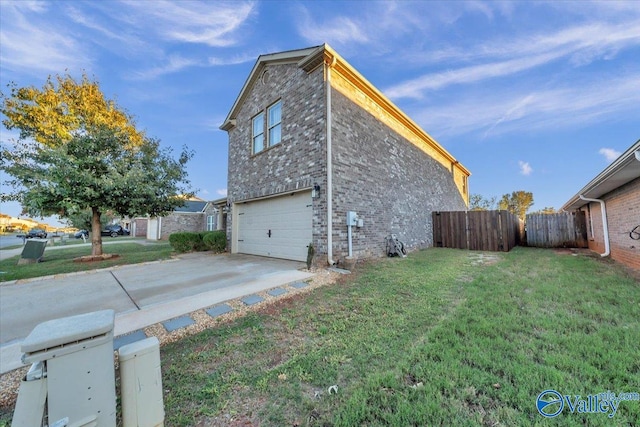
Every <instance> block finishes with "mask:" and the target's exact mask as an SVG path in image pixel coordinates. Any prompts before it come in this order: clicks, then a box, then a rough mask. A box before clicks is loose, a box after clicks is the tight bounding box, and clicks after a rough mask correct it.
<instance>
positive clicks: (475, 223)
mask: <svg viewBox="0 0 640 427" xmlns="http://www.w3.org/2000/svg"><path fill="white" fill-rule="evenodd" d="M432 216H433V244H434V246H436V247H441V248H457V249H470V250H474V251H503V252H509V251H510V250H511V249H512V248H513V247H514V246H516V245H518V244H520V242H521V241H522V239H523V236H524V223H523V222H522V221H521V220H520V219H519V218H518V217H517V216H515V215H514V214H512V213H510V212H508V211H448V212H444V211H440V212H438V211H436V212H433V215H432Z"/></svg>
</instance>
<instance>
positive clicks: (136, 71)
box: [0, 0, 640, 215]
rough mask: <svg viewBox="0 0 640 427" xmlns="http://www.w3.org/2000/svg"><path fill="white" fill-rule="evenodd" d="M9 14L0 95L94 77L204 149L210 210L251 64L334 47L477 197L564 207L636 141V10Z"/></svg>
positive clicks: (266, 5) (408, 5)
mask: <svg viewBox="0 0 640 427" xmlns="http://www.w3.org/2000/svg"><path fill="white" fill-rule="evenodd" d="M0 7H1V10H0V19H1V21H0V28H1V30H0V31H1V36H0V44H1V46H2V47H1V48H0V67H1V68H0V80H1V81H0V83H1V85H2V87H3V88H5V87H6V84H7V83H8V82H10V81H13V82H15V83H17V84H18V85H19V86H28V85H35V86H37V87H42V85H43V84H44V82H45V81H46V78H47V76H48V75H49V74H61V73H65V72H68V73H70V74H71V75H73V76H80V75H81V74H82V72H86V73H87V74H88V75H89V76H90V77H92V78H93V79H95V80H98V81H99V82H100V85H101V88H102V91H103V92H104V93H105V95H106V96H107V98H111V99H115V100H116V101H117V102H118V104H119V105H120V106H121V107H122V108H124V109H126V110H127V111H128V112H130V113H131V114H133V115H134V116H135V117H136V120H137V124H138V126H139V127H140V128H141V129H144V130H145V131H146V133H147V135H149V136H152V137H155V138H159V139H160V140H161V141H162V144H163V145H164V146H171V147H173V148H174V152H176V153H177V152H179V150H180V147H181V146H182V145H187V146H188V147H190V148H191V149H192V150H194V151H195V153H196V155H195V157H194V158H193V160H192V161H191V162H190V163H189V166H188V170H189V177H190V179H191V182H192V184H193V187H194V189H195V190H197V191H196V194H197V195H199V196H200V197H202V198H204V199H207V200H214V199H218V198H220V197H223V196H224V195H225V191H226V185H227V134H226V132H223V131H221V130H219V129H218V126H220V125H221V124H222V122H223V120H224V118H225V117H226V115H227V113H228V112H229V109H230V108H231V106H232V104H233V102H234V101H235V99H236V96H237V95H238V93H239V91H240V89H241V88H242V85H243V83H244V81H245V79H246V78H247V76H248V74H249V72H250V71H251V68H252V67H253V65H254V63H255V61H256V59H257V57H258V56H259V55H260V54H265V53H273V52H279V51H285V50H291V49H299V48H304V47H309V46H315V45H319V44H322V43H325V42H326V43H328V44H329V45H331V47H333V48H334V49H335V50H336V51H337V52H338V53H340V54H341V55H342V56H343V57H344V58H345V59H346V60H347V61H348V62H349V63H351V65H353V66H354V67H355V68H356V69H357V70H358V71H359V72H360V73H361V74H363V75H364V76H365V77H366V78H367V79H368V80H369V81H370V82H371V83H372V84H374V85H375V86H376V87H377V88H378V89H380V90H381V91H382V92H383V93H384V94H385V95H387V96H388V97H389V98H390V99H391V100H392V101H393V102H395V103H396V104H397V105H398V106H399V107H400V108H401V109H402V110H403V111H405V112H406V113H407V114H408V115H409V116H410V117H411V118H412V119H414V120H415V121H416V122H417V123H418V124H419V125H421V126H422V128H423V129H425V130H426V131H427V132H428V133H429V134H430V135H431V136H433V137H434V138H435V139H436V140H437V141H438V142H439V143H440V144H441V145H443V146H444V147H445V148H446V149H447V150H448V151H449V152H450V153H451V154H453V155H454V156H455V157H456V158H457V159H458V160H459V161H460V162H461V163H463V164H464V165H465V166H466V167H467V168H468V169H469V170H471V172H472V176H471V178H470V181H469V185H470V190H471V193H478V194H482V195H483V196H485V197H491V196H497V197H498V198H499V197H500V196H501V195H502V194H504V193H510V192H511V191H516V190H525V191H531V192H532V193H533V195H534V200H535V205H534V206H533V208H532V210H538V209H542V208H544V207H545V206H553V207H555V208H556V209H557V208H560V207H561V206H562V205H563V204H564V203H565V202H566V201H567V200H568V199H569V198H570V197H571V196H573V195H574V194H575V193H576V192H578V190H580V189H581V188H582V187H583V186H584V185H586V184H587V183H588V182H589V181H590V180H591V179H592V178H594V177H595V176H596V175H597V174H598V173H599V172H600V171H602V170H603V169H604V168H605V167H606V166H607V165H608V164H609V163H610V162H611V161H612V160H614V159H615V157H617V155H619V154H620V153H621V152H623V151H625V150H626V149H627V148H628V147H629V146H631V144H633V143H634V142H635V141H636V140H638V139H639V138H640V2H634V1H628V2H623V1H620V2H616V1H605V2H584V1H582V2H579V1H552V2H544V1H542V2H533V1H526V2H525V1H518V2H498V1H491V2H483V1H468V2H454V1H445V2H438V1H416V2H411V1H382V2H374V1H367V2H365V1H351V2H339V1H265V2H241V1H234V2H228V3H227V2H217V1H216V2H213V1H204V2H198V1H176V2H170V1H142V0H139V1H109V0H107V1H87V2H83V1H51V2H30V1H20V2H11V1H6V0H1V1H0ZM1 132H2V134H1V135H0V136H1V138H0V139H1V140H2V141H3V142H7V141H9V140H10V139H11V138H15V137H16V136H17V134H16V133H12V132H8V131H7V130H6V129H4V128H2V130H1ZM0 211H2V212H3V213H7V214H11V215H17V214H19V212H20V207H19V206H17V205H15V204H9V203H7V204H4V205H3V206H2V207H1V208H0Z"/></svg>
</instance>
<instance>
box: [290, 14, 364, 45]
mask: <svg viewBox="0 0 640 427" xmlns="http://www.w3.org/2000/svg"><path fill="white" fill-rule="evenodd" d="M298 15H299V16H300V19H299V20H298V21H297V23H298V24H297V29H298V33H299V34H300V36H302V37H303V38H305V39H306V40H307V41H309V42H310V43H313V44H321V43H324V42H327V43H329V44H330V45H338V46H339V45H345V44H350V43H366V42H368V41H369V37H368V36H367V34H366V33H365V31H364V29H365V28H367V26H366V25H363V23H362V22H358V21H356V20H354V19H351V18H346V17H344V16H338V17H331V18H330V19H327V20H326V21H324V22H320V21H317V20H315V19H314V17H313V16H312V14H311V13H310V12H309V11H308V10H307V9H306V8H304V7H301V8H300V12H299V14H298Z"/></svg>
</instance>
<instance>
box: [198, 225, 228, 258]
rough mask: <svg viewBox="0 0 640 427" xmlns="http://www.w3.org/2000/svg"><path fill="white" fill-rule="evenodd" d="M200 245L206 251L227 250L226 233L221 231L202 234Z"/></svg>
mask: <svg viewBox="0 0 640 427" xmlns="http://www.w3.org/2000/svg"><path fill="white" fill-rule="evenodd" d="M202 243H203V244H204V247H205V249H206V250H209V251H213V252H216V253H218V252H224V251H225V250H226V249H227V233H225V232H224V231H222V230H218V231H208V232H206V233H204V236H203V237H202Z"/></svg>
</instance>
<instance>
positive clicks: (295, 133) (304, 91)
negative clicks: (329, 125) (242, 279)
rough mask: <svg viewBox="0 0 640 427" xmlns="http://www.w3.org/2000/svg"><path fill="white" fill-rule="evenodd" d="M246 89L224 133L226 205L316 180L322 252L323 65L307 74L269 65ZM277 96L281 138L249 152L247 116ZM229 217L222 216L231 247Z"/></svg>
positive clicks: (316, 233)
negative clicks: (231, 125) (226, 143)
mask: <svg viewBox="0 0 640 427" xmlns="http://www.w3.org/2000/svg"><path fill="white" fill-rule="evenodd" d="M265 72H266V74H265V75H264V76H263V78H261V79H258V80H256V83H255V84H254V86H253V87H252V88H249V89H248V91H247V95H248V96H247V98H246V99H245V101H244V102H243V104H242V106H241V108H240V110H239V111H238V115H237V117H236V127H234V128H233V129H231V130H230V131H229V170H228V178H227V179H228V187H227V199H228V201H229V202H230V203H236V202H239V201H242V200H250V199H255V198H260V197H265V196H269V195H275V194H284V193H288V192H292V191H296V190H300V189H304V188H311V187H312V186H313V185H314V184H318V185H319V186H320V188H321V191H320V194H321V195H322V197H318V198H315V199H313V241H314V246H315V247H316V251H317V252H320V253H326V251H327V247H326V239H323V236H324V235H325V234H326V215H327V214H326V212H327V211H326V199H325V198H324V195H326V167H325V164H326V161H325V159H326V146H325V134H326V132H325V127H326V125H325V97H324V89H323V88H324V78H323V70H322V67H320V68H317V69H316V70H315V71H313V72H311V73H310V74H307V73H306V72H305V71H304V70H302V69H300V68H298V66H297V65H295V64H280V65H268V66H267V67H266V69H265ZM279 99H280V100H282V142H280V143H279V144H277V145H275V146H273V147H270V148H268V149H266V150H264V151H262V152H260V153H258V154H256V155H252V154H251V119H252V118H253V117H254V116H255V115H256V114H258V113H259V112H260V111H265V109H266V108H267V107H268V106H269V105H271V104H273V103H274V102H276V101H278V100H279ZM232 230H233V215H228V216H227V240H228V241H229V245H228V246H229V248H230V247H231V243H230V240H231V232H232Z"/></svg>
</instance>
